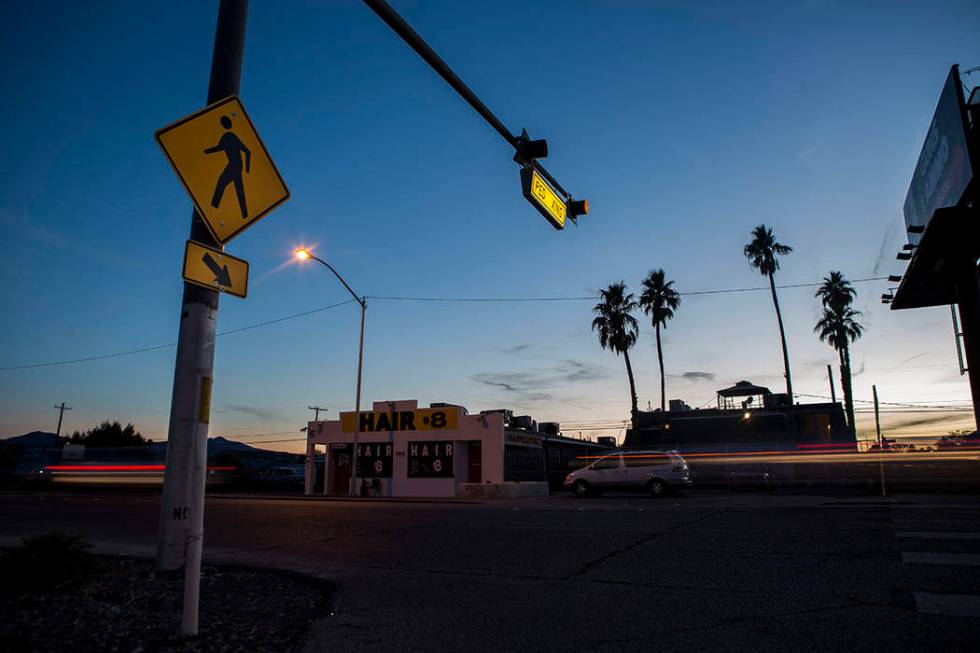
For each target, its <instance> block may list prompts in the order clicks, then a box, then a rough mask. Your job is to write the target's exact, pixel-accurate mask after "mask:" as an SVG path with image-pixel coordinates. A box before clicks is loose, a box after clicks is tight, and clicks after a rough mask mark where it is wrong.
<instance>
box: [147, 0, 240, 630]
mask: <svg viewBox="0 0 980 653" xmlns="http://www.w3.org/2000/svg"><path fill="white" fill-rule="evenodd" d="M247 16H248V0H221V2H220V6H219V8H218V25H217V29H216V31H215V36H214V52H213V54H212V58H211V78H210V82H209V84H208V96H207V103H208V104H212V103H214V102H216V101H217V100H220V99H222V98H225V97H227V96H229V95H237V94H238V88H239V83H240V81H241V70H242V55H243V52H244V49H245V24H246V19H247ZM190 239H191V240H193V241H195V242H198V243H201V244H202V245H206V246H208V247H212V248H215V249H221V244H220V243H218V242H217V241H216V240H215V239H214V238H213V237H212V235H211V233H210V231H209V230H208V228H207V226H206V225H205V224H204V222H203V221H202V219H201V216H200V215H198V214H197V212H196V211H194V212H193V213H192V216H191V229H190ZM217 318H218V293H217V292H215V291H213V290H208V289H207V288H204V287H201V286H197V285H194V284H190V283H184V297H183V302H182V306H181V311H180V329H179V335H178V337H177V360H176V364H175V365H174V386H173V395H172V398H171V404H170V429H169V431H168V435H167V460H166V471H165V473H164V485H163V498H162V500H161V506H160V531H159V540H158V546H157V564H156V568H157V573H159V574H161V575H164V576H171V577H173V576H177V575H178V574H179V573H180V571H181V570H182V569H183V570H184V611H183V618H182V621H181V632H182V633H183V634H184V635H185V636H190V635H195V634H197V630H198V598H199V596H198V591H199V589H200V580H201V578H200V575H201V574H200V572H201V548H202V545H203V539H204V488H205V481H206V478H207V440H208V424H209V422H210V412H211V385H212V382H213V370H214V339H215V328H216V323H217Z"/></svg>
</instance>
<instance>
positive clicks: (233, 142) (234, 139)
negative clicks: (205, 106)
mask: <svg viewBox="0 0 980 653" xmlns="http://www.w3.org/2000/svg"><path fill="white" fill-rule="evenodd" d="M221 126H222V127H224V128H225V129H226V130H227V131H226V132H225V133H224V134H223V135H222V136H221V140H219V141H218V144H217V145H215V146H214V147H209V148H208V149H206V150H204V153H205V154H216V153H218V152H224V153H225V156H226V157H227V158H228V165H226V166H225V169H224V172H222V173H221V176H220V177H218V183H217V184H215V187H214V195H212V196H211V206H213V207H214V208H218V207H219V206H221V197H222V195H224V193H225V188H227V187H228V184H235V194H236V195H238V208H239V209H240V210H241V212H242V220H244V219H246V218H247V217H248V208H246V205H245V182H243V181H242V154H244V155H245V172H246V173H247V172H248V169H249V167H250V165H251V163H252V152H251V151H250V150H249V149H248V148H247V147H245V144H244V143H242V141H241V139H240V138H238V136H237V135H236V134H235V132H233V131H231V118H230V117H228V116H221Z"/></svg>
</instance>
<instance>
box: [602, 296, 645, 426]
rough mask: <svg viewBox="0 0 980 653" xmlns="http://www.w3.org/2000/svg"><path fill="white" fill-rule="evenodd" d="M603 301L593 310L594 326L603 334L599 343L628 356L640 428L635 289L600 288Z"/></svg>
mask: <svg viewBox="0 0 980 653" xmlns="http://www.w3.org/2000/svg"><path fill="white" fill-rule="evenodd" d="M599 298H600V300H601V301H600V302H599V303H598V304H596V305H595V306H594V307H593V308H592V310H593V311H594V312H595V314H596V317H595V319H594V320H592V330H593V331H595V332H596V333H597V334H598V335H599V344H600V345H601V346H602V348H603V349H611V350H612V351H613V352H615V353H617V354H622V355H623V358H624V359H625V360H626V375H627V376H628V377H629V382H630V399H631V400H632V411H631V412H630V415H631V419H632V422H633V428H636V412H637V408H636V383H635V382H634V381H633V366H632V365H630V355H629V350H630V347H632V346H633V345H635V344H636V339H637V337H638V336H639V327H638V325H637V323H636V318H635V317H633V315H632V313H633V311H634V310H636V300H635V299H634V298H633V293H628V292H626V284H625V283H623V282H622V281H620V282H619V283H614V284H611V285H610V286H609V287H608V288H606V289H605V290H600V291H599Z"/></svg>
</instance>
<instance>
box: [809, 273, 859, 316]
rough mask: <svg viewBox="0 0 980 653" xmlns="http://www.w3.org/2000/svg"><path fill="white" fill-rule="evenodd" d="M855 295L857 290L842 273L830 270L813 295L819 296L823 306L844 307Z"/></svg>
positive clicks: (849, 303) (848, 304)
mask: <svg viewBox="0 0 980 653" xmlns="http://www.w3.org/2000/svg"><path fill="white" fill-rule="evenodd" d="M856 296H857V291H855V290H854V286H852V285H851V282H850V281H848V280H847V279H845V278H844V275H843V273H841V272H837V271H831V273H830V274H829V275H827V276H826V277H824V278H823V283H822V284H820V287H819V288H818V289H817V292H816V294H814V297H819V298H820V301H821V302H822V303H823V305H824V306H827V307H832V308H836V307H845V306H850V305H851V303H852V302H853V301H854V298H855V297H856Z"/></svg>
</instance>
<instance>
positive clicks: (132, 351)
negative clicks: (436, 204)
mask: <svg viewBox="0 0 980 653" xmlns="http://www.w3.org/2000/svg"><path fill="white" fill-rule="evenodd" d="M353 301H354V300H353V299H348V300H347V301H343V302H339V303H337V304H330V305H329V306H321V307H320V308H314V309H313V310H310V311H303V312H302V313H294V314H292V315H287V316H285V317H280V318H276V319H274V320H268V321H267V322H259V323H258V324H250V325H248V326H243V327H239V328H237V329H230V330H228V331H222V332H221V333H218V334H216V337H218V336H230V335H232V334H235V333H242V332H243V331H251V330H252V329H258V328H261V327H266V326H269V325H271V324H278V323H279V322H286V321H287V320H295V319H296V318H300V317H306V316H307V315H313V314H314V313H319V312H321V311H327V310H330V309H331V308H337V307H338V306H343V305H344V304H350V303H351V302H353ZM176 346H177V343H176V342H171V343H169V344H166V345H153V346H152V347H141V348H139V349H129V350H126V351H117V352H114V353H111V354H100V355H98V356H86V357H85V358H72V359H69V360H61V361H48V362H45V363H29V364H26V365H7V366H4V367H0V371H5V370H28V369H36V368H39V367H54V366H56V365H72V364H74V363H89V362H92V361H98V360H105V359H107V358H118V357H120V356H131V355H133V354H142V353H145V352H150V351H157V350H158V349H170V348H171V347H176Z"/></svg>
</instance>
